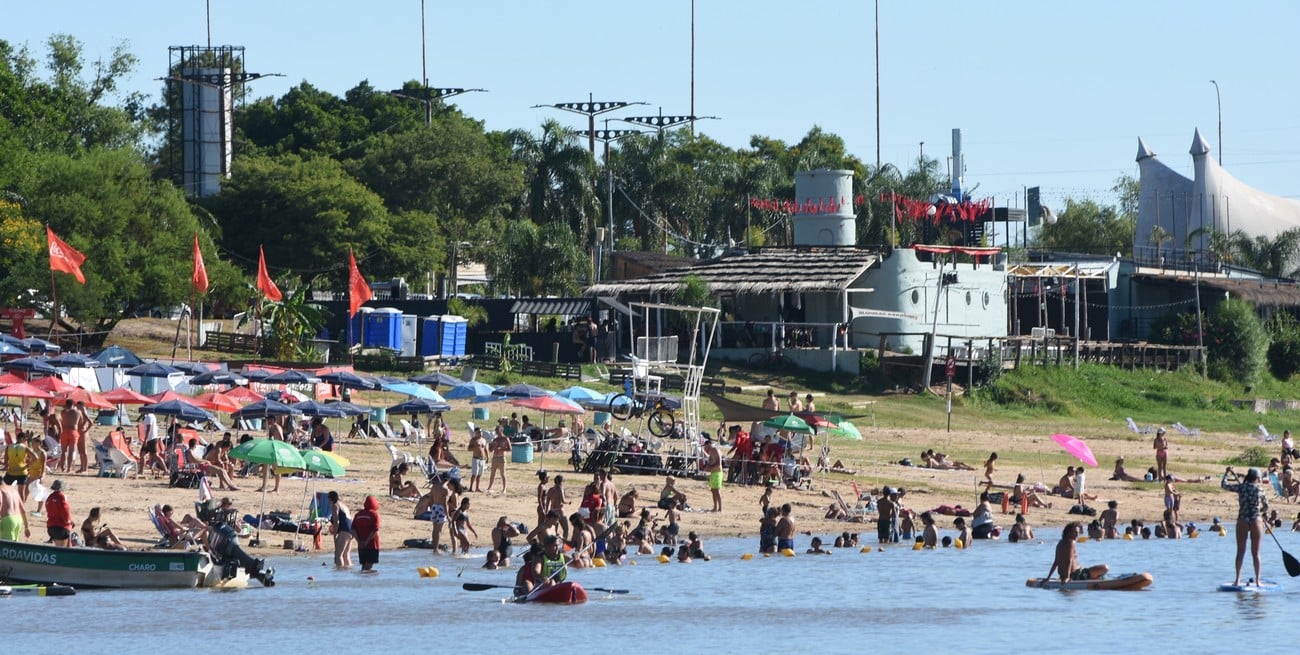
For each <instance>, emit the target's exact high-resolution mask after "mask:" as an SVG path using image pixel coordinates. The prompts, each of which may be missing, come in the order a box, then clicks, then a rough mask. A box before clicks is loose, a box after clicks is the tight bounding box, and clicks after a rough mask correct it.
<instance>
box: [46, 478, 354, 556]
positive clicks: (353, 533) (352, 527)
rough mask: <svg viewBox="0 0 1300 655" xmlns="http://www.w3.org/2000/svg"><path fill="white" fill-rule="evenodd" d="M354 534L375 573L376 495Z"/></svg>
mask: <svg viewBox="0 0 1300 655" xmlns="http://www.w3.org/2000/svg"><path fill="white" fill-rule="evenodd" d="M47 504H48V503H47ZM352 534H353V535H354V536H355V537H356V539H357V559H358V560H359V561H360V562H361V572H362V573H374V572H375V564H376V563H378V562H379V501H378V500H376V499H375V497H374V496H366V502H365V504H364V505H363V506H362V509H361V511H359V512H357V513H356V515H355V516H353V517H352Z"/></svg>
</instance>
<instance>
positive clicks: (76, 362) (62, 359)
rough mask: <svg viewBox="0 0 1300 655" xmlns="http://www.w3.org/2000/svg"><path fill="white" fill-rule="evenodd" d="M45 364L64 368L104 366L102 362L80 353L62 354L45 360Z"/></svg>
mask: <svg viewBox="0 0 1300 655" xmlns="http://www.w3.org/2000/svg"><path fill="white" fill-rule="evenodd" d="M45 363H47V364H50V365H51V366H62V367H64V368H99V367H101V366H103V365H104V363H103V362H101V361H99V360H98V359H95V358H94V357H91V356H89V355H82V354H81V353H64V354H62V355H59V356H58V357H51V358H49V359H47V360H45Z"/></svg>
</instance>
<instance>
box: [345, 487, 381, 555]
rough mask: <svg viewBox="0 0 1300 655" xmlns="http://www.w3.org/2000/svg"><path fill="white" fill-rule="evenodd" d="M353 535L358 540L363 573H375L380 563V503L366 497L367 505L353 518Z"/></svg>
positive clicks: (358, 552)
mask: <svg viewBox="0 0 1300 655" xmlns="http://www.w3.org/2000/svg"><path fill="white" fill-rule="evenodd" d="M352 535H353V536H354V537H356V540H357V559H358V560H360V561H361V572H362V573H374V572H375V564H378V563H379V501H378V500H377V499H376V498H375V497H374V496H366V502H365V505H363V506H362V509H361V511H360V512H357V515H356V516H354V517H352Z"/></svg>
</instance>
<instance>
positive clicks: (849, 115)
mask: <svg viewBox="0 0 1300 655" xmlns="http://www.w3.org/2000/svg"><path fill="white" fill-rule="evenodd" d="M6 4H7V5H8V6H7V7H6V8H5V12H4V13H5V19H4V21H3V25H0V38H4V39H6V40H8V41H10V42H13V43H18V44H26V45H27V46H29V47H30V48H31V50H32V52H33V54H36V55H41V54H43V52H44V50H43V42H44V41H45V39H46V38H47V37H48V36H49V35H51V34H54V33H67V34H71V35H73V36H74V37H76V38H77V39H79V40H81V41H82V42H83V43H84V45H85V52H86V56H87V58H88V59H91V60H93V59H96V58H99V57H107V56H108V55H109V54H110V53H111V51H112V47H113V45H114V44H115V43H117V42H119V41H125V42H127V43H128V45H129V47H130V49H131V51H132V52H133V53H134V54H135V55H136V56H137V57H139V59H140V66H139V68H138V70H137V71H136V73H135V74H134V76H133V77H132V78H131V79H130V80H129V83H128V87H129V89H130V90H139V91H143V92H146V93H148V94H150V95H151V96H152V97H154V98H157V96H158V93H159V89H160V86H161V82H157V81H155V78H158V77H161V76H163V75H165V74H166V70H167V63H168V59H167V57H168V53H167V47H168V46H173V45H195V44H199V45H202V44H205V43H206V38H207V37H206V26H205V17H204V16H205V2H204V0H169V1H167V2H160V1H156V0H123V1H119V2H114V3H107V2H102V1H101V2H87V1H84V0H77V1H69V2H18V1H16V0H11V1H10V2H6ZM425 11H426V15H427V21H426V23H427V52H428V55H427V57H428V67H429V80H430V84H431V85H433V86H449V87H483V88H486V89H488V90H489V91H490V92H489V93H478V94H469V95H465V96H461V97H460V98H458V99H457V100H458V105H459V106H460V107H461V109H462V110H463V111H465V112H466V113H467V114H469V115H471V116H474V117H476V118H479V119H481V120H483V121H485V122H486V124H487V127H488V128H489V129H510V128H516V127H522V128H528V129H536V128H537V127H538V125H540V123H541V122H542V121H543V120H545V119H547V118H556V119H559V120H560V121H562V122H564V123H566V124H569V125H572V126H573V127H575V128H578V129H583V128H585V127H586V126H585V125H584V124H582V123H583V122H584V121H585V119H583V118H581V117H579V116H578V115H576V114H568V113H564V112H560V111H557V110H547V109H533V108H531V107H532V105H537V104H552V103H557V102H568V101H580V100H586V99H587V98H588V94H589V93H591V94H594V98H595V99H596V100H626V101H644V102H647V103H649V106H646V107H639V108H630V109H628V110H626V111H622V112H613V113H611V114H608V115H607V116H610V117H618V116H629V115H647V114H655V113H657V112H658V110H659V108H660V107H662V109H663V113H664V114H669V115H677V114H687V113H689V112H690V100H691V94H690V81H691V77H690V66H691V58H690V27H691V1H690V0H657V1H655V2H628V1H625V0H605V1H603V2H602V1H600V0H550V1H540V0H478V1H477V2H449V1H446V0H426V5H425ZM1297 24H1300V3H1295V2H1281V1H1261V2H1248V3H1224V2H1221V1H1220V2H1212V1H1203V0H1188V1H1183V2H1173V1H1168V0H1159V1H1154V0H1153V1H1149V2H1121V1H1118V0H1098V1H1095V2H1043V1H1041V0H1038V1H1032V2H1030V1H1014V0H1009V1H1005V2H990V1H985V2H969V1H957V0H934V1H929V2H920V1H916V2H912V1H905V0H881V2H880V84H881V112H880V114H881V138H880V155H881V159H882V161H884V162H893V163H894V164H896V165H898V166H899V167H900V168H903V169H907V168H908V167H909V166H910V165H911V164H912V162H914V160H915V158H916V157H917V155H918V151H919V148H920V144H921V142H924V143H925V152H926V154H927V155H928V156H932V157H936V158H938V159H939V161H940V164H941V167H945V168H946V166H947V163H946V162H947V156H948V155H949V154H950V151H951V130H952V128H961V129H962V131H963V142H964V150H965V155H966V183H967V187H968V188H969V187H971V186H973V185H975V184H978V185H979V186H978V187H977V188H976V189H975V192H974V195H975V196H976V197H978V198H987V197H993V198H994V199H995V200H996V201H997V203H998V204H1000V205H1001V204H1008V203H1009V204H1017V203H1023V200H1019V199H1018V195H1017V194H1019V193H1020V191H1021V189H1022V188H1023V187H1026V186H1035V185H1038V186H1041V187H1042V188H1043V198H1044V202H1045V203H1047V204H1049V205H1051V204H1057V205H1059V204H1061V202H1062V199H1063V198H1064V197H1065V196H1070V197H1074V198H1092V199H1096V200H1099V201H1103V202H1109V201H1111V196H1110V193H1109V188H1110V186H1111V185H1112V182H1113V180H1114V179H1115V178H1116V177H1117V176H1119V175H1121V174H1131V175H1136V174H1137V167H1136V165H1135V163H1134V161H1133V159H1134V155H1135V153H1136V151H1137V138H1138V137H1139V136H1141V137H1143V138H1144V139H1145V140H1146V142H1147V143H1148V144H1149V145H1150V146H1151V147H1152V149H1154V150H1155V152H1156V153H1157V155H1158V156H1159V157H1160V159H1161V160H1162V161H1164V162H1165V163H1166V164H1168V165H1170V166H1171V167H1173V168H1174V169H1175V170H1178V171H1181V172H1184V173H1186V174H1188V175H1189V176H1190V171H1191V160H1190V157H1189V156H1188V155H1187V151H1188V148H1189V147H1190V145H1191V143H1192V134H1193V130H1194V129H1195V128H1198V127H1199V128H1200V129H1201V132H1202V134H1204V135H1205V138H1206V140H1207V141H1208V142H1209V143H1210V145H1211V147H1212V148H1213V149H1214V154H1215V155H1216V156H1218V155H1219V152H1218V151H1219V147H1218V146H1219V140H1218V134H1217V125H1216V107H1215V89H1214V86H1213V85H1211V84H1210V80H1211V79H1213V80H1217V81H1218V83H1219V89H1220V91H1221V94H1222V115H1223V146H1224V147H1223V150H1224V153H1225V154H1224V156H1222V160H1223V163H1224V166H1225V167H1226V168H1227V170H1228V171H1229V172H1231V173H1232V174H1233V175H1235V176H1236V177H1238V178H1240V179H1241V180H1243V181H1245V182H1246V183H1248V184H1251V185H1252V186H1255V187H1257V188H1259V189H1262V190H1264V191H1267V192H1269V193H1273V194H1277V195H1281V196H1286V197H1292V198H1300V176H1298V175H1297V173H1300V112H1297V111H1296V109H1295V106H1296V104H1297V102H1296V101H1297V98H1296V95H1297V92H1296V90H1295V89H1296V87H1297V85H1296V81H1295V76H1294V73H1293V68H1294V63H1295V62H1296V61H1298V60H1300V56H1298V54H1300V53H1298V52H1297V49H1300V45H1297V43H1300V40H1298V39H1296V38H1294V34H1293V31H1294V26H1295V25H1297ZM211 25H212V44H213V45H238V46H243V47H245V48H246V55H247V67H248V70H250V71H253V72H259V73H281V74H284V75H285V77H283V78H271V79H266V80H259V81H257V82H256V83H255V84H254V86H253V89H254V93H255V95H256V96H258V97H264V96H271V95H274V96H278V95H280V94H282V93H284V92H285V91H286V90H287V89H288V88H290V87H291V86H293V85H296V84H298V83H299V82H301V81H303V80H306V81H309V82H311V83H312V84H313V85H315V86H317V87H319V88H322V89H325V90H327V91H330V92H332V93H335V94H340V95H341V94H342V93H343V92H345V91H346V90H347V89H349V88H351V87H353V86H355V85H356V84H357V83H358V82H360V81H361V80H363V79H368V80H369V81H370V82H371V83H372V84H373V85H374V86H376V87H377V88H380V89H391V88H397V87H398V86H400V85H401V84H402V83H403V82H404V81H406V80H414V79H418V78H419V77H420V68H421V54H420V0H371V1H370V2H355V1H349V2H341V1H337V0H316V1H313V2H306V1H303V0H256V1H254V0H211ZM874 47H875V46H874V37H873V14H872V2H871V1H870V0H802V1H800V2H793V1H790V0H785V1H783V2H778V1H775V0H745V1H742V0H695V113H696V114H697V115H701V116H705V115H711V116H718V117H720V118H721V120H716V121H704V122H701V123H699V124H698V128H697V129H698V131H701V132H703V133H706V134H708V135H709V136H711V137H713V138H715V139H717V140H719V141H721V142H723V143H725V144H727V145H728V146H731V147H744V146H746V145H747V144H748V142H749V138H750V136H751V135H755V134H761V135H765V136H769V137H773V138H778V139H782V140H785V141H787V142H795V141H797V140H798V139H799V138H801V137H802V136H803V135H804V134H805V133H806V132H807V131H808V130H809V129H810V128H811V127H813V126H814V125H819V126H821V127H822V128H823V129H824V130H826V131H829V132H833V133H835V134H838V135H840V136H842V137H843V138H844V139H845V141H846V143H847V145H848V148H849V151H850V152H852V153H854V154H856V155H857V156H858V157H860V158H861V159H862V160H864V161H866V162H868V163H874V162H875V160H876V141H877V139H876V109H875V54H874ZM610 127H611V128H613V127H629V126H628V125H627V124H625V123H617V122H611V124H610Z"/></svg>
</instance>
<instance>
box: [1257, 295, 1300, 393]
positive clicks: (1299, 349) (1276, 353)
mask: <svg viewBox="0 0 1300 655" xmlns="http://www.w3.org/2000/svg"><path fill="white" fill-rule="evenodd" d="M1264 328H1265V329H1266V330H1268V334H1269V337H1270V338H1271V343H1269V345H1268V370H1269V372H1270V373H1272V374H1273V377H1275V378H1277V379H1278V380H1279V381H1281V382H1286V381H1287V380H1290V379H1291V376H1292V375H1295V373H1296V371H1300V321H1297V320H1296V318H1295V317H1294V316H1292V315H1291V314H1289V313H1287V312H1278V313H1276V314H1274V315H1273V316H1272V317H1271V318H1269V319H1268V320H1267V321H1265V323H1264Z"/></svg>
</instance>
